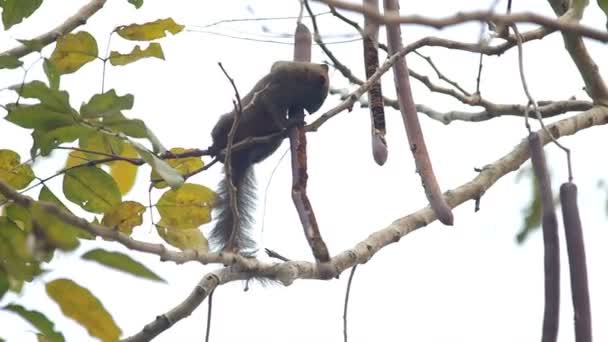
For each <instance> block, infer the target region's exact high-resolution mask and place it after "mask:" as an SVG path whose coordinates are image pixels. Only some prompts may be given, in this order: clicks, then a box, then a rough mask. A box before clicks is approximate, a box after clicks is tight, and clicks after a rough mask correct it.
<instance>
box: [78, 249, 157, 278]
mask: <svg viewBox="0 0 608 342" xmlns="http://www.w3.org/2000/svg"><path fill="white" fill-rule="evenodd" d="M82 258H83V259H85V260H91V261H96V262H98V263H100V264H102V265H104V266H107V267H110V268H113V269H115V270H119V271H123V272H126V273H129V274H132V275H134V276H136V277H140V278H146V279H150V280H155V281H162V282H165V280H164V279H163V278H161V277H159V276H158V275H156V274H155V273H154V272H152V271H151V270H150V269H149V268H147V267H146V266H144V265H143V264H142V263H140V262H138V261H136V260H133V259H132V258H131V257H130V256H128V255H126V254H123V253H119V252H110V251H106V250H103V249H94V250H91V251H88V252H87V253H85V254H84V255H83V256H82Z"/></svg>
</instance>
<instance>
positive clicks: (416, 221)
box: [0, 106, 608, 341]
mask: <svg viewBox="0 0 608 342" xmlns="http://www.w3.org/2000/svg"><path fill="white" fill-rule="evenodd" d="M605 124H608V108H607V107H601V106H597V107H594V108H592V109H590V110H588V111H586V112H583V113H580V114H578V115H576V116H573V117H570V118H566V119H563V120H560V121H558V122H556V123H554V124H551V125H548V126H547V128H548V129H549V131H550V132H551V134H553V136H554V137H555V138H559V137H563V136H568V135H573V134H575V133H577V132H579V131H581V130H584V129H586V128H590V127H593V126H599V125H605ZM538 134H539V135H540V138H541V144H543V145H544V144H546V143H548V142H549V141H550V138H549V136H548V134H547V132H546V131H542V130H541V131H539V132H538ZM529 157H530V153H529V150H528V143H527V140H525V139H524V140H522V141H521V142H520V143H519V144H518V145H517V146H515V148H514V149H513V150H512V151H511V152H510V153H508V154H507V155H505V156H503V157H502V158H500V159H498V160H496V161H495V162H494V163H492V164H489V165H486V166H485V167H484V168H483V169H482V170H481V172H479V174H478V175H477V176H476V177H475V178H474V179H473V180H471V181H469V182H467V183H465V184H463V185H461V186H459V187H457V188H455V189H453V190H450V191H448V192H446V195H445V197H446V200H447V202H448V205H449V206H450V207H452V208H454V207H457V206H459V205H460V204H462V203H464V202H467V201H469V200H475V199H476V198H479V197H481V196H482V195H483V194H484V193H485V192H486V191H487V190H488V189H489V188H490V187H492V185H494V183H496V182H497V181H498V180H499V179H500V178H502V177H503V176H505V175H506V174H508V173H510V172H513V171H515V170H517V169H518V168H519V167H520V166H521V165H522V164H523V163H524V162H525V161H526V160H528V158H529ZM0 192H2V189H1V188H0ZM436 219H437V218H436V216H435V214H434V212H433V210H432V209H431V208H429V207H426V208H423V209H420V210H418V211H416V212H414V213H412V214H410V215H407V216H405V217H402V218H399V219H397V220H395V221H394V222H393V223H392V224H390V225H389V226H388V227H386V228H384V229H381V230H379V231H376V232H374V233H372V234H371V235H370V236H369V237H367V238H366V239H365V240H363V241H361V242H359V243H358V244H357V245H355V246H354V247H353V248H352V249H349V250H346V251H344V252H342V253H340V254H338V255H336V256H334V257H333V258H332V259H331V260H330V263H331V264H333V265H334V266H335V268H336V270H337V272H338V273H341V272H342V271H344V270H346V269H348V268H350V267H353V266H355V265H358V264H363V263H365V262H367V261H368V260H370V259H371V258H372V257H373V256H374V254H376V253H377V252H378V251H380V250H381V249H382V248H384V247H386V246H387V245H389V244H392V243H396V242H398V241H399V240H400V239H401V238H402V237H403V236H405V235H407V234H409V233H411V232H413V231H415V230H417V229H419V228H422V227H424V226H426V225H428V224H430V223H431V222H433V221H434V220H436ZM252 262H255V264H256V265H255V266H256V270H255V271H251V272H244V271H243V269H242V268H240V267H238V266H236V265H235V266H230V267H225V268H222V269H219V270H216V271H213V272H211V273H209V274H208V275H206V276H205V277H204V278H203V280H202V284H199V285H198V286H197V289H198V288H202V289H205V291H206V292H205V293H202V294H200V295H199V296H195V297H196V298H194V299H191V300H190V301H188V300H185V301H184V302H183V303H181V304H180V305H178V306H177V307H176V308H175V309H173V310H171V311H169V314H171V313H172V312H174V310H176V309H178V308H179V310H180V312H188V313H190V312H192V311H193V310H194V309H195V308H196V307H198V306H199V305H200V303H201V301H202V300H203V299H204V296H206V295H207V294H208V293H209V292H210V291H212V290H213V289H215V288H216V287H217V286H219V285H221V284H225V283H227V282H231V281H235V280H244V279H249V278H250V277H251V276H252V275H255V276H256V277H268V278H270V279H275V280H279V281H281V282H282V283H283V284H284V285H290V284H291V283H292V282H293V281H294V280H296V279H323V278H322V277H321V274H320V273H319V269H318V265H317V264H316V263H312V262H308V261H288V262H284V263H275V264H268V263H262V262H260V261H257V260H255V261H253V260H252ZM196 291H198V290H195V292H196ZM192 296H193V295H190V297H189V298H192ZM169 317H170V318H171V319H167V318H164V316H159V317H158V318H157V319H156V320H155V321H153V322H152V323H150V324H148V325H146V327H147V328H144V330H148V331H150V330H151V329H152V328H155V330H153V331H154V332H155V335H154V336H156V335H158V334H160V333H161V332H162V331H164V330H166V329H168V328H169V327H170V326H171V324H174V323H175V322H176V321H175V319H176V318H177V317H176V316H175V315H171V316H169ZM182 318H183V317H182ZM169 323H170V324H169ZM148 327H149V328H148ZM142 336H149V335H144V331H142V332H140V333H138V334H137V335H135V336H134V337H132V338H135V337H137V339H132V338H129V339H126V341H148V340H149V339H151V338H152V337H150V338H148V339H145V338H142Z"/></svg>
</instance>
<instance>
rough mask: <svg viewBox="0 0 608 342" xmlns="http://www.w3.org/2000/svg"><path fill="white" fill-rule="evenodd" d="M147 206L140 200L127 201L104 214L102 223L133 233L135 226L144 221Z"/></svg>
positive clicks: (128, 233) (129, 233)
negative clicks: (139, 201)
mask: <svg viewBox="0 0 608 342" xmlns="http://www.w3.org/2000/svg"><path fill="white" fill-rule="evenodd" d="M144 211H146V207H145V206H144V205H143V204H141V203H138V202H134V201H125V202H122V203H120V204H119V205H118V206H116V207H114V208H112V209H110V210H109V211H107V212H106V213H105V214H104V215H103V219H102V220H101V224H103V225H104V226H107V227H109V228H112V229H118V230H119V231H121V232H123V233H125V234H127V235H131V233H132V232H133V228H135V227H137V226H139V225H141V224H142V223H143V217H142V215H143V213H144Z"/></svg>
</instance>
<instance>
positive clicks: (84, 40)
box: [51, 31, 98, 75]
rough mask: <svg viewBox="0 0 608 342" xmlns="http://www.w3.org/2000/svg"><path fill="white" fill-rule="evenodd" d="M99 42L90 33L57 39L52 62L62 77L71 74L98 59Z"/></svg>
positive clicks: (74, 34)
mask: <svg viewBox="0 0 608 342" xmlns="http://www.w3.org/2000/svg"><path fill="white" fill-rule="evenodd" d="M97 55H98V50H97V41H95V38H94V37H93V36H92V35H91V34H90V33H88V32H85V31H81V32H78V33H68V34H66V35H64V36H61V37H60V38H59V39H57V45H56V46H55V50H54V51H53V53H52V54H51V62H53V64H55V67H56V69H57V72H58V73H59V74H60V75H64V74H70V73H73V72H75V71H77V70H78V69H80V68H81V67H82V66H83V65H85V64H87V63H88V62H90V61H92V60H94V59H96V58H97Z"/></svg>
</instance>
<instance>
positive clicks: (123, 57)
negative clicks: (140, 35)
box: [110, 43, 165, 65]
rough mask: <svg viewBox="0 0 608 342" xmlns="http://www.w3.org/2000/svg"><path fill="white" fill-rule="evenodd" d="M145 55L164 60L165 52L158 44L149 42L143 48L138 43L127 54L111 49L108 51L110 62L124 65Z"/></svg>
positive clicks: (145, 56)
mask: <svg viewBox="0 0 608 342" xmlns="http://www.w3.org/2000/svg"><path fill="white" fill-rule="evenodd" d="M147 57H156V58H160V59H163V60H164V59H165V54H164V53H163V49H162V47H161V46H160V44H158V43H150V45H148V47H147V48H145V49H144V50H142V49H141V48H140V47H139V45H138V46H136V47H134V48H133V50H131V52H129V53H127V54H122V53H119V52H116V51H112V52H110V63H111V64H112V65H126V64H129V63H133V62H136V61H138V60H140V59H142V58H147Z"/></svg>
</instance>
